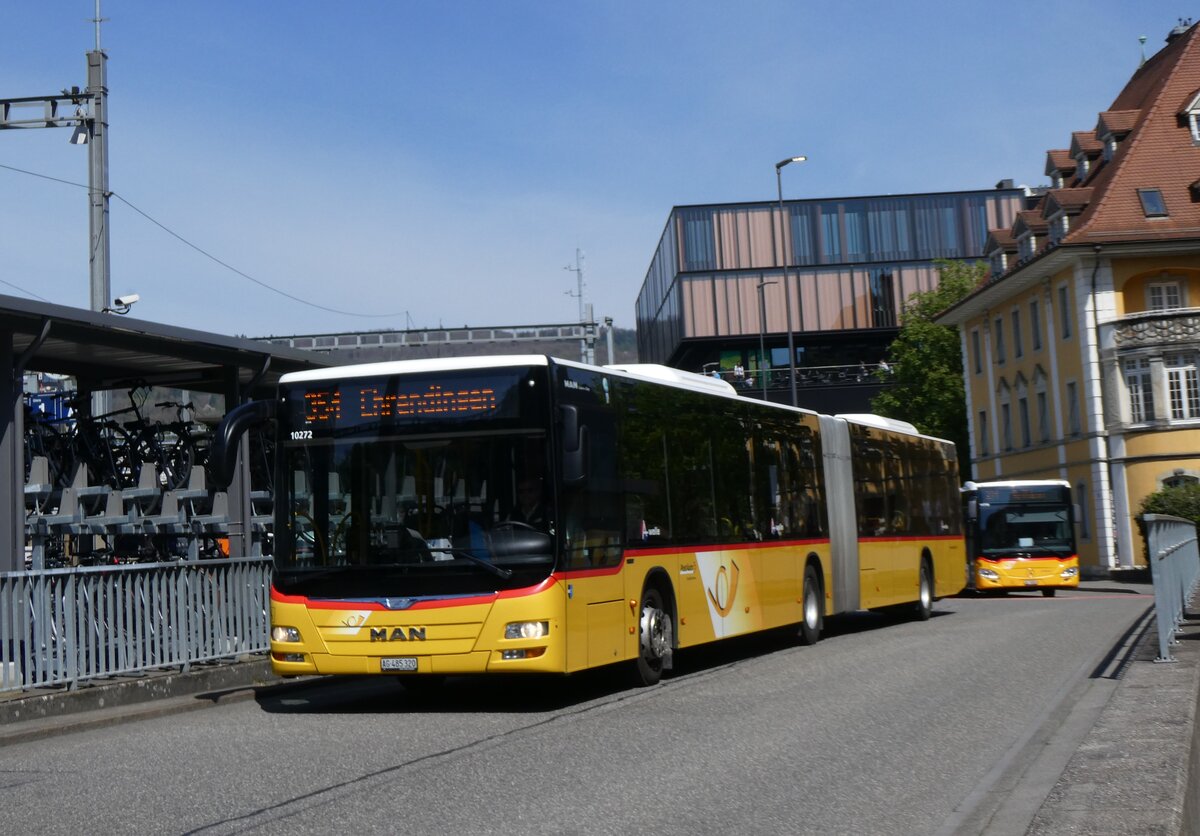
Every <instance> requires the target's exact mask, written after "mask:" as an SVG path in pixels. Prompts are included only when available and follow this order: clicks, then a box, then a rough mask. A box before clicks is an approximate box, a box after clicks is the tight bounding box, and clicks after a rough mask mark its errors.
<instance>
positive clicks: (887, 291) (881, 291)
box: [870, 270, 896, 328]
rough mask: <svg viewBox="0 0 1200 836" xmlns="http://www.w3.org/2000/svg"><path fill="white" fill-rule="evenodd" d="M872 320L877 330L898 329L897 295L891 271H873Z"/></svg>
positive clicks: (871, 283)
mask: <svg viewBox="0 0 1200 836" xmlns="http://www.w3.org/2000/svg"><path fill="white" fill-rule="evenodd" d="M870 288H871V318H872V320H873V323H872V324H873V325H874V326H875V327H876V328H895V327H896V293H895V291H894V290H893V287H892V271H891V270H872V271H871V279H870Z"/></svg>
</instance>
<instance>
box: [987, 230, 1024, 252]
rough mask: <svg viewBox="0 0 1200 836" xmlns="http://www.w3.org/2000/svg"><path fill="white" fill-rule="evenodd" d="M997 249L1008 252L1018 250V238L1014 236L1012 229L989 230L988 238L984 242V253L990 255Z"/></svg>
mask: <svg viewBox="0 0 1200 836" xmlns="http://www.w3.org/2000/svg"><path fill="white" fill-rule="evenodd" d="M996 250H1004V251H1005V252H1006V253H1015V252H1016V251H1017V239H1016V238H1014V237H1013V234H1012V230H1011V229H989V230H988V235H987V240H986V241H984V242H983V253H984V255H988V254H990V253H994V252H995V251H996Z"/></svg>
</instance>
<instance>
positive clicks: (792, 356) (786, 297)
mask: <svg viewBox="0 0 1200 836" xmlns="http://www.w3.org/2000/svg"><path fill="white" fill-rule="evenodd" d="M807 159H808V157H788V158H787V159H786V160H780V161H779V162H777V163H775V188H776V190H777V192H778V194H779V245H780V249H781V251H782V253H781V254H782V257H783V304H784V306H785V307H786V308H787V345H788V377H790V378H791V386H792V406H798V405H799V399H798V398H797V397H796V344H795V339H794V338H793V336H792V291H791V285H790V284H789V282H788V251H787V222H786V220H787V216H786V215H784V213H783V174H782V171H783V167H784V166H785V165H790V164H791V163H802V162H804V161H805V160H807ZM796 290H797V292H799V290H800V289H799V288H796Z"/></svg>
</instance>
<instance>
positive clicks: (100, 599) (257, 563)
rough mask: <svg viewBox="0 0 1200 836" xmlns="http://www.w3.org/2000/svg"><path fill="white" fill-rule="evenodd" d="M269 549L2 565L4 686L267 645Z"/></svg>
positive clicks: (126, 670)
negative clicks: (206, 556)
mask: <svg viewBox="0 0 1200 836" xmlns="http://www.w3.org/2000/svg"><path fill="white" fill-rule="evenodd" d="M270 573H271V561H270V560H269V559H265V558H261V557H258V558H254V557H247V558H232V559H222V560H205V561H187V562H175V563H149V564H134V565H126V566H85V567H74V568H68V569H44V570H34V571H25V572H5V573H0V691H8V690H24V689H28V688H39V687H48V686H63V685H65V686H68V687H71V688H75V687H78V685H79V684H80V683H82V682H86V681H88V680H94V679H101V678H105V677H112V676H119V675H130V674H139V673H144V672H147V671H150V670H153V669H156V668H180V669H182V670H185V671H186V670H187V669H188V668H189V666H190V665H192V664H193V663H196V662H205V661H212V660H216V659H222V658H229V657H234V656H237V655H240V654H243V653H255V652H261V651H264V650H266V649H267V648H268V646H269V642H268V632H269V629H270V628H269V626H268V618H269V600H268V596H269V589H270Z"/></svg>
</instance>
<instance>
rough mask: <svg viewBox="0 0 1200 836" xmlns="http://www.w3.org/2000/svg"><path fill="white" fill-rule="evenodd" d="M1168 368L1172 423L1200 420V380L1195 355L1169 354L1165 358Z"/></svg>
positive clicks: (1164, 361)
mask: <svg viewBox="0 0 1200 836" xmlns="http://www.w3.org/2000/svg"><path fill="white" fill-rule="evenodd" d="M1163 363H1164V365H1165V366H1166V367H1167V397H1168V398H1169V400H1170V404H1171V420H1172V421H1189V420H1191V419H1193V418H1200V378H1198V377H1197V375H1196V356H1195V355H1194V354H1168V355H1167V356H1166V357H1165V358H1163Z"/></svg>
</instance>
